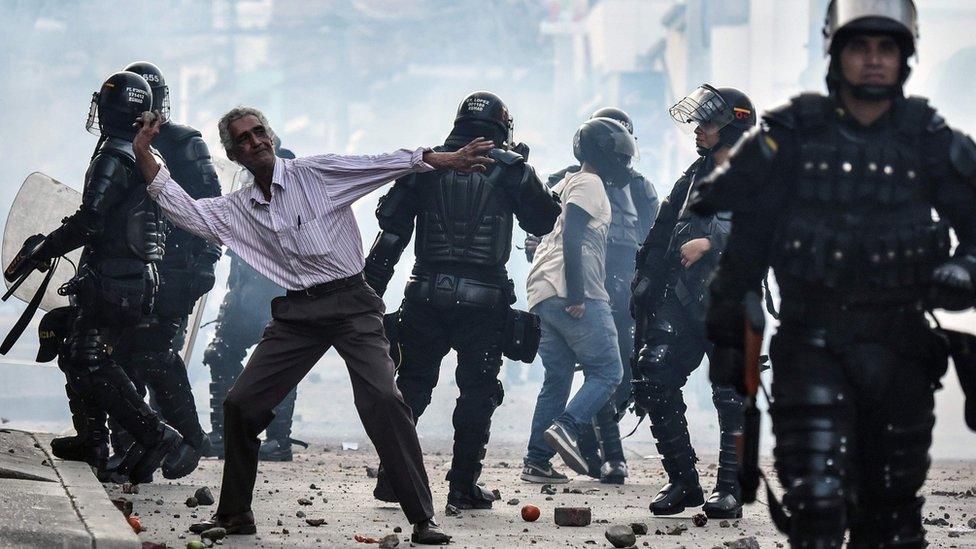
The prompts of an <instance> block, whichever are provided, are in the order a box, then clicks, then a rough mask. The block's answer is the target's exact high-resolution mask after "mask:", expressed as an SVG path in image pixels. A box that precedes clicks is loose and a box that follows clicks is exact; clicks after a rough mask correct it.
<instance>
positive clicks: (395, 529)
mask: <svg viewBox="0 0 976 549" xmlns="http://www.w3.org/2000/svg"><path fill="white" fill-rule="evenodd" d="M393 532H394V533H396V534H399V533H400V532H403V528H400V527H399V526H397V527H395V528H393Z"/></svg>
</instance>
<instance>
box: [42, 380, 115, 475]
mask: <svg viewBox="0 0 976 549" xmlns="http://www.w3.org/2000/svg"><path fill="white" fill-rule="evenodd" d="M65 388H66V389H67V393H68V409H69V410H70V411H71V423H72V424H73V425H74V427H75V432H76V433H77V434H75V435H73V436H67V437H56V438H54V439H53V440H51V453H52V454H54V457H56V458H58V459H63V460H66V461H84V462H85V463H87V464H88V465H90V466H92V467H94V468H95V469H96V471H103V470H104V469H105V466H106V462H107V460H108V430H107V429H106V427H105V412H102V411H100V410H98V409H95V408H91V407H89V406H86V405H85V402H84V401H83V400H82V399H81V398H79V397H78V396H76V395H74V394H73V393H72V391H71V389H70V388H69V387H67V386H66V387H65Z"/></svg>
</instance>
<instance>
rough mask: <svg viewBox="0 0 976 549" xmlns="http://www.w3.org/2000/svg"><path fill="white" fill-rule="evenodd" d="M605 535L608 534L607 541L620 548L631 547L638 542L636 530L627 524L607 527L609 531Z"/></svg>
mask: <svg viewBox="0 0 976 549" xmlns="http://www.w3.org/2000/svg"><path fill="white" fill-rule="evenodd" d="M603 535H604V536H606V538H607V541H609V542H610V543H611V544H612V545H613V546H614V547H618V548H620V549H623V548H624V547H630V546H632V545H634V544H635V543H637V536H636V535H634V530H633V529H632V528H631V527H630V526H628V525H626V524H615V525H613V526H611V527H610V528H607V531H606V532H604V533H603Z"/></svg>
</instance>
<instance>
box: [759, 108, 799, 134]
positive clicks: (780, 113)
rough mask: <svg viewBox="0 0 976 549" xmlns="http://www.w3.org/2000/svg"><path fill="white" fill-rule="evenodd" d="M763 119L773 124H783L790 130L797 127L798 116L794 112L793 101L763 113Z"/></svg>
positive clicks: (782, 125)
mask: <svg viewBox="0 0 976 549" xmlns="http://www.w3.org/2000/svg"><path fill="white" fill-rule="evenodd" d="M762 119H763V121H765V122H767V123H768V124H770V125H772V126H781V127H783V128H786V129H788V130H792V129H793V128H795V127H796V116H795V115H794V114H793V102H792V101H789V102H786V103H784V104H782V105H780V106H778V107H773V108H772V109H769V110H768V111H766V112H764V113H763V115H762Z"/></svg>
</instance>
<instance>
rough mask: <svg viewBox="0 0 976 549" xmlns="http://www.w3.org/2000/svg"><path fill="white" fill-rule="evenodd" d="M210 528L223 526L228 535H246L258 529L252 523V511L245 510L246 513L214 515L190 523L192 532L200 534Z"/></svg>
mask: <svg viewBox="0 0 976 549" xmlns="http://www.w3.org/2000/svg"><path fill="white" fill-rule="evenodd" d="M211 528H223V529H224V530H226V531H227V535H228V536H233V535H241V536H248V535H251V534H255V533H257V531H258V529H257V527H256V526H255V525H254V513H253V512H251V511H247V512H246V513H241V514H239V515H228V516H223V517H221V516H217V515H214V516H212V517H210V520H208V521H205V522H197V523H195V524H191V525H190V532H193V533H194V534H202V533H203V532H206V531H207V530H209V529H211Z"/></svg>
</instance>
